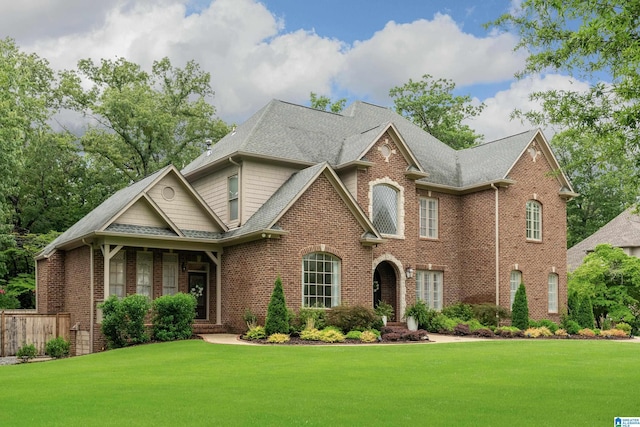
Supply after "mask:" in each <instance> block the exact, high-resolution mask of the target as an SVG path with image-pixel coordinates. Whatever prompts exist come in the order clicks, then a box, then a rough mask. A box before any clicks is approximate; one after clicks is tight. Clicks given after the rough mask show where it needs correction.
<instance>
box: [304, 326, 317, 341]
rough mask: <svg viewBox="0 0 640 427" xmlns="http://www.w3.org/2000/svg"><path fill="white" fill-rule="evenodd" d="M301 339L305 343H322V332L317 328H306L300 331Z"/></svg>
mask: <svg viewBox="0 0 640 427" xmlns="http://www.w3.org/2000/svg"><path fill="white" fill-rule="evenodd" d="M300 339H301V340H305V341H320V330H318V329H316V328H305V329H303V330H302V331H300Z"/></svg>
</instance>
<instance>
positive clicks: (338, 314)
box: [326, 305, 381, 333]
mask: <svg viewBox="0 0 640 427" xmlns="http://www.w3.org/2000/svg"><path fill="white" fill-rule="evenodd" d="M326 322H327V325H330V326H335V327H337V328H338V329H340V330H341V331H342V332H343V333H347V332H349V331H365V330H367V329H371V328H374V327H376V326H379V324H380V323H381V320H380V317H378V315H377V314H376V313H375V311H373V309H372V308H370V307H365V306H362V305H353V306H348V305H340V306H337V307H333V308H332V309H331V310H330V311H329V312H328V313H327V315H326Z"/></svg>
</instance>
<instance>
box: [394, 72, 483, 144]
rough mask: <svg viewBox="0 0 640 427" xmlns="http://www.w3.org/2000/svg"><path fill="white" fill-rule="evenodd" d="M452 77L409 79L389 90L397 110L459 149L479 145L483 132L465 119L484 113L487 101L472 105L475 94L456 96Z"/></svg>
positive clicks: (424, 76)
mask: <svg viewBox="0 0 640 427" xmlns="http://www.w3.org/2000/svg"><path fill="white" fill-rule="evenodd" d="M455 87H456V85H455V83H454V82H453V81H452V80H448V79H434V78H433V77H432V76H430V75H429V74H425V75H423V76H422V79H421V80H419V81H413V80H412V79H409V81H408V82H407V83H405V84H404V85H402V86H396V87H394V88H392V89H391V90H389V96H390V97H391V98H394V100H393V103H394V105H395V109H396V112H397V113H398V114H401V115H402V116H404V117H406V118H407V119H409V120H411V121H412V122H413V123H415V124H416V125H418V126H420V127H421V128H422V129H424V130H425V131H427V132H428V133H430V134H431V135H433V136H435V137H436V138H438V139H439V140H440V141H442V142H444V143H445V144H447V145H449V146H450V147H452V148H455V149H462V148H468V147H472V146H474V145H477V144H478V143H479V142H480V141H481V139H482V135H479V134H477V133H476V132H475V131H474V130H473V129H471V128H470V127H469V126H468V125H466V124H463V123H462V122H463V121H464V120H467V119H471V118H473V117H475V116H477V115H478V114H480V113H481V112H482V110H483V109H484V104H480V105H472V103H471V97H470V96H468V95H466V96H459V95H453V91H454V89H455Z"/></svg>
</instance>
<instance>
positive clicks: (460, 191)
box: [416, 178, 516, 195]
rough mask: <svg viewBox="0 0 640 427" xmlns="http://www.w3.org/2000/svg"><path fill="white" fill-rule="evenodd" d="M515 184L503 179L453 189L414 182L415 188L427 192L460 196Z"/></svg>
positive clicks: (451, 187) (452, 187) (441, 185)
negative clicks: (435, 191) (432, 191)
mask: <svg viewBox="0 0 640 427" xmlns="http://www.w3.org/2000/svg"><path fill="white" fill-rule="evenodd" d="M515 183H516V181H514V180H512V179H506V178H504V179H496V180H491V181H484V182H480V183H477V184H472V185H467V186H464V187H454V186H451V185H443V184H434V183H430V182H420V181H416V186H417V187H419V188H423V189H427V190H437V191H441V192H443V193H448V194H456V195H462V194H469V193H475V192H476V191H483V190H488V189H490V188H493V187H509V186H511V185H513V184H515Z"/></svg>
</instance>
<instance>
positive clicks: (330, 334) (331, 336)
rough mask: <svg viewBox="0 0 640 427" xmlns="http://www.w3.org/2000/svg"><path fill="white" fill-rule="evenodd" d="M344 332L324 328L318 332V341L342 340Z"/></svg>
mask: <svg viewBox="0 0 640 427" xmlns="http://www.w3.org/2000/svg"><path fill="white" fill-rule="evenodd" d="M344 340H345V337H344V334H343V333H342V332H340V331H337V330H335V329H333V328H326V329H323V330H322V332H320V341H322V342H344Z"/></svg>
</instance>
